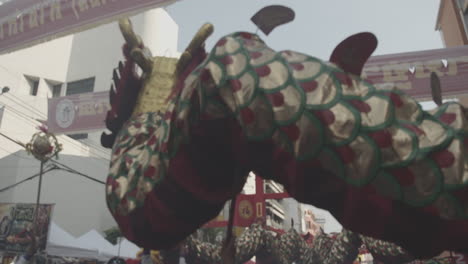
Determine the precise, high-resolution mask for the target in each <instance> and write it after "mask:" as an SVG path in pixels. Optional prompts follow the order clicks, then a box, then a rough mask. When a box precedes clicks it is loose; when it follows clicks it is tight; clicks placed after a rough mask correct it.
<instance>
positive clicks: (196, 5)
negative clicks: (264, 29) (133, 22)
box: [166, 0, 443, 59]
mask: <svg viewBox="0 0 468 264" xmlns="http://www.w3.org/2000/svg"><path fill="white" fill-rule="evenodd" d="M273 4H279V5H285V6H288V7H290V8H292V9H293V10H294V11H295V13H296V17H295V20H294V21H292V22H290V23H289V24H285V25H282V26H279V27H278V28H276V29H275V30H273V32H272V33H270V35H269V36H265V35H263V33H259V34H260V36H261V37H262V38H263V39H264V40H265V41H266V42H267V43H268V45H270V46H271V47H272V48H274V49H276V50H296V51H299V52H303V53H307V54H309V55H312V56H315V57H318V58H321V59H328V58H329V56H330V54H331V53H332V51H333V49H334V47H335V46H336V45H337V44H338V43H339V42H341V41H342V40H343V39H345V38H346V37H348V36H350V35H353V34H355V33H358V32H363V31H369V32H372V33H374V34H375V35H376V36H377V38H378V39H379V45H378V48H377V50H376V52H375V53H374V54H375V55H378V54H392V53H400V52H409V51H417V50H428V49H438V48H443V44H442V40H441V37H440V34H439V32H438V31H436V30H435V24H436V17H437V11H438V7H439V0H392V1H388V0H387V1H384V0H289V1H285V0H276V1H268V0H196V1H195V0H182V1H179V2H176V3H174V4H172V5H170V6H168V7H166V10H167V11H168V12H169V14H170V15H171V16H172V18H173V19H174V20H175V21H176V23H177V24H178V25H179V51H182V50H184V49H185V47H186V46H187V45H188V43H189V42H190V40H191V38H192V37H193V35H194V34H195V32H196V31H197V30H198V28H199V27H200V26H201V25H203V24H204V23H206V22H210V23H212V24H214V26H215V32H214V34H213V35H212V36H211V37H210V39H209V40H208V41H207V47H208V48H209V49H210V48H211V47H213V45H214V43H216V41H217V40H219V39H220V38H221V37H222V36H224V35H226V34H229V33H232V32H235V31H249V32H255V30H256V26H255V24H253V23H252V22H251V21H250V18H251V17H252V16H253V15H254V14H255V13H256V12H257V11H258V10H260V9H261V8H262V7H264V6H267V5H273Z"/></svg>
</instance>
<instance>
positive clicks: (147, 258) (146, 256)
mask: <svg viewBox="0 0 468 264" xmlns="http://www.w3.org/2000/svg"><path fill="white" fill-rule="evenodd" d="M141 264H153V260H152V259H151V250H149V249H147V248H145V249H143V254H142V255H141Z"/></svg>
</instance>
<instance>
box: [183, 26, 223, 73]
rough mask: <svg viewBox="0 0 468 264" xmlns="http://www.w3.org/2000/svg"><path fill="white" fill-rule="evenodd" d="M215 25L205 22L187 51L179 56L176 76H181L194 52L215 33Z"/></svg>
mask: <svg viewBox="0 0 468 264" xmlns="http://www.w3.org/2000/svg"><path fill="white" fill-rule="evenodd" d="M213 31H214V27H213V25H212V24H208V23H207V24H204V25H203V26H202V27H201V28H200V29H199V30H198V32H197V34H195V37H193V39H192V41H191V42H190V43H189V45H188V46H187V48H186V49H185V51H184V52H183V53H182V55H181V56H180V58H179V61H178V62H177V65H176V76H179V75H180V74H181V73H182V72H183V71H184V70H185V68H186V67H187V65H188V64H189V62H190V61H191V60H192V54H193V53H194V52H195V51H196V50H197V49H199V48H200V47H202V46H203V44H204V43H205V41H206V39H208V37H209V36H210V35H211V34H213Z"/></svg>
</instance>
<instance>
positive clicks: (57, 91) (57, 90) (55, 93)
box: [52, 83, 62, 97]
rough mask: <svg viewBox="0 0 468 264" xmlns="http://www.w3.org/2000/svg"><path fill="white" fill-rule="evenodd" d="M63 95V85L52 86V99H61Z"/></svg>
mask: <svg viewBox="0 0 468 264" xmlns="http://www.w3.org/2000/svg"><path fill="white" fill-rule="evenodd" d="M61 95H62V84H61V83H59V84H54V85H52V97H60V96H61Z"/></svg>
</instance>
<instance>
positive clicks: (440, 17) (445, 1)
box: [436, 0, 468, 48]
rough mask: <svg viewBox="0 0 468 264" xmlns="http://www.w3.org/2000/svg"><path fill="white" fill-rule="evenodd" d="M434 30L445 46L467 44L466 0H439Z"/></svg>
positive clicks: (467, 3) (467, 17) (467, 4)
mask: <svg viewBox="0 0 468 264" xmlns="http://www.w3.org/2000/svg"><path fill="white" fill-rule="evenodd" d="M436 30H438V31H440V34H441V37H442V40H443V42H444V46H445V47H447V48H449V47H456V46H464V45H468V0H440V5H439V12H438V14H437V21H436Z"/></svg>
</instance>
